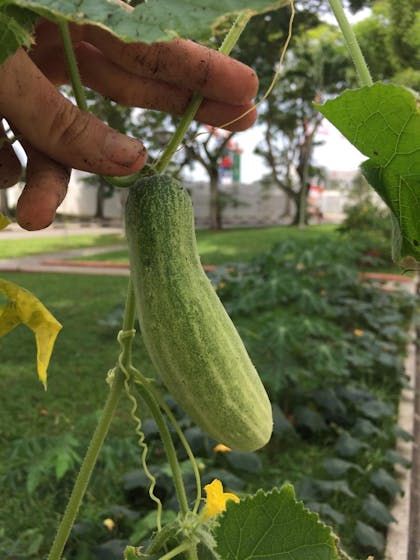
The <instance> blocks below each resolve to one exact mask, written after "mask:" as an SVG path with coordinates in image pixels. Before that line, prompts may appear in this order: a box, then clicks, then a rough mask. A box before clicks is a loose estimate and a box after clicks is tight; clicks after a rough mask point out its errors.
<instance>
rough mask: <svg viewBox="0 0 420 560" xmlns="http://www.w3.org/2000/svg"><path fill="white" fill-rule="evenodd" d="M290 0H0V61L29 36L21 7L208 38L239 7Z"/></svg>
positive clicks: (123, 30)
mask: <svg viewBox="0 0 420 560" xmlns="http://www.w3.org/2000/svg"><path fill="white" fill-rule="evenodd" d="M289 3H290V0H211V2H209V1H208V0H189V1H188V2H186V1H185V0H149V1H148V2H147V3H143V4H139V5H138V6H136V7H135V8H134V9H131V8H130V7H128V8H125V7H123V5H122V3H121V2H118V0H107V1H102V2H100V1H98V0H0V38H1V45H2V49H1V50H2V52H1V54H0V63H1V62H2V61H3V60H5V58H7V56H9V55H10V54H12V53H13V52H14V51H15V50H16V49H17V48H18V47H19V46H20V45H23V44H27V43H28V40H29V39H30V35H28V33H27V28H26V27H25V26H24V25H22V23H21V21H19V20H20V19H21V18H22V17H23V16H22V15H19V14H20V13H21V9H23V10H24V12H25V13H26V11H27V10H30V11H31V12H34V13H35V14H38V15H41V16H43V17H46V18H48V19H52V20H58V19H65V20H67V21H69V22H74V23H79V24H84V23H89V24H93V25H99V26H101V27H103V28H105V29H107V30H109V31H110V32H112V33H114V34H115V35H117V36H118V37H120V38H121V39H123V40H124V41H143V42H145V43H152V42H154V41H167V40H170V39H173V38H174V37H186V38H189V39H194V40H203V39H208V38H209V37H210V35H211V30H214V29H215V28H217V27H218V26H219V25H220V24H221V23H222V22H223V20H224V19H225V18H226V16H229V15H233V14H239V13H243V12H247V13H249V15H250V16H253V15H256V14H259V13H263V12H265V11H268V10H273V9H277V8H280V7H282V6H285V5H287V4H289ZM11 8H13V9H14V10H15V15H16V18H17V19H14V20H10V19H9V18H8V19H7V21H6V10H10V9H11ZM22 13H23V12H22ZM3 20H4V21H3ZM5 52H7V53H8V54H7V56H5Z"/></svg>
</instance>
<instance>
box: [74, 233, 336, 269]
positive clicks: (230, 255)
mask: <svg viewBox="0 0 420 560" xmlns="http://www.w3.org/2000/svg"><path fill="white" fill-rule="evenodd" d="M338 236H339V234H338V233H337V232H336V226H335V225H332V224H324V225H319V226H308V227H306V228H304V229H299V228H297V227H285V226H275V227H267V228H255V229H254V228H240V229H232V230H223V231H209V230H199V231H197V242H198V251H199V253H200V258H201V262H202V263H203V264H216V265H218V264H223V263H226V262H238V261H241V262H244V261H245V262H246V261H249V260H251V259H252V258H253V257H255V256H258V254H261V252H263V251H266V250H268V249H270V247H272V246H273V245H274V244H275V243H278V242H280V241H284V240H285V239H291V240H295V241H298V242H299V241H302V242H305V243H312V242H313V243H316V242H317V241H320V240H322V239H325V238H326V237H328V238H329V239H331V238H338ZM75 260H86V261H103V262H104V261H108V262H117V263H126V262H128V255H127V251H126V250H125V249H122V250H117V251H110V252H107V253H101V254H98V255H89V256H84V257H82V258H78V257H77V258H75Z"/></svg>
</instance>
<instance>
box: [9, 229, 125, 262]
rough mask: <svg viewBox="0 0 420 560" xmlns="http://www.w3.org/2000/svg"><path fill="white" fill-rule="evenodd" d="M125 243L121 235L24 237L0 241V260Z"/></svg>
mask: <svg viewBox="0 0 420 560" xmlns="http://www.w3.org/2000/svg"><path fill="white" fill-rule="evenodd" d="M124 243H125V241H124V236H123V233H122V232H121V234H118V233H103V234H81V235H68V234H65V233H63V235H60V236H54V237H32V238H31V237H30V235H28V236H27V237H24V238H22V239H1V237H0V259H13V258H19V257H25V256H29V255H37V254H42V253H54V252H60V251H69V250H70V249H83V248H85V247H104V246H107V245H116V244H121V245H123V244H124Z"/></svg>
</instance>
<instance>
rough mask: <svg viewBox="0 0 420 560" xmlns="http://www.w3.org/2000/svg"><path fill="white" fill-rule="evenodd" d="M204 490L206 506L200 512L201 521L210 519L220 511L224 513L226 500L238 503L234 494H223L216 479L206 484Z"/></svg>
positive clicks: (221, 487) (220, 484)
mask: <svg viewBox="0 0 420 560" xmlns="http://www.w3.org/2000/svg"><path fill="white" fill-rule="evenodd" d="M204 490H205V492H206V505H205V506H204V508H203V511H202V516H203V519H210V518H212V517H215V516H216V515H218V514H219V513H221V512H222V511H226V502H227V501H228V500H233V501H234V502H236V503H239V501H240V500H239V498H238V496H235V494H231V493H230V492H223V485H222V483H221V482H220V480H218V479H217V478H215V479H214V480H213V482H211V483H210V484H206V486H204Z"/></svg>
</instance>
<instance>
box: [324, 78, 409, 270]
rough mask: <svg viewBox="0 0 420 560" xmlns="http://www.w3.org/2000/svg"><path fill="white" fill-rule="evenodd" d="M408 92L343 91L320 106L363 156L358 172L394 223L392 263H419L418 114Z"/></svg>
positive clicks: (386, 88)
mask: <svg viewBox="0 0 420 560" xmlns="http://www.w3.org/2000/svg"><path fill="white" fill-rule="evenodd" d="M419 107H420V105H419V99H418V97H417V96H416V94H415V93H413V92H412V91H410V90H408V89H406V88H404V87H401V86H396V85H392V84H383V83H376V84H374V85H373V86H370V87H364V88H361V89H357V90H351V91H346V92H345V93H343V94H342V95H340V96H339V97H337V98H336V99H333V100H331V101H327V102H326V103H325V104H324V105H322V106H318V108H319V110H320V111H321V113H322V114H323V115H324V116H325V117H326V118H327V119H328V120H330V121H331V122H332V123H333V124H334V125H335V126H336V127H337V128H338V129H339V130H340V131H341V132H342V133H343V134H344V136H345V137H346V138H347V139H348V140H350V142H351V143H352V144H353V145H354V146H356V148H357V149H358V150H360V151H361V152H362V153H363V154H364V155H366V156H368V157H369V158H370V159H369V160H367V161H365V162H364V163H363V164H362V171H363V174H364V175H365V177H366V178H367V180H368V182H369V183H370V184H371V186H372V187H373V188H374V189H375V190H376V191H377V192H378V194H379V195H380V196H381V198H382V199H383V200H384V202H385V203H386V204H387V206H388V207H389V208H390V210H391V211H392V214H393V216H394V218H395V226H396V230H395V231H396V234H395V236H394V254H395V257H396V259H399V258H401V257H414V258H415V259H417V260H420V220H419V216H420V114H419Z"/></svg>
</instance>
